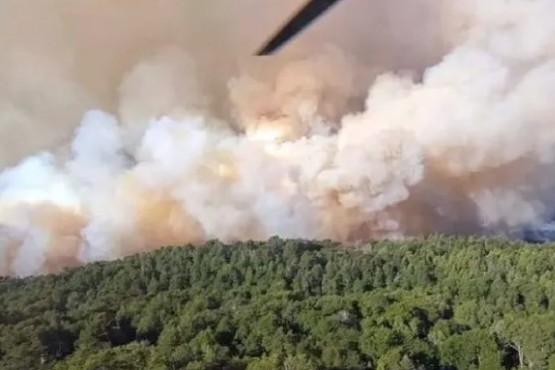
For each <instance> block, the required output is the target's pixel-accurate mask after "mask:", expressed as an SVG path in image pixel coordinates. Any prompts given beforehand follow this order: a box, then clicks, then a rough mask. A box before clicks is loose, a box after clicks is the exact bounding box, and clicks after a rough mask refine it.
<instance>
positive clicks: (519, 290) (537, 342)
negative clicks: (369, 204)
mask: <svg viewBox="0 0 555 370" xmlns="http://www.w3.org/2000/svg"><path fill="white" fill-rule="evenodd" d="M554 252H555V246H553V245H542V246H536V245H529V244H525V243H521V242H509V241H506V240H501V239H478V238H459V237H439V236H434V237H429V238H426V239H415V240H408V241H403V242H393V241H381V242H375V243H372V244H363V245H360V246H358V247H356V248H354V247H348V248H345V247H343V246H341V245H338V244H334V243H331V242H327V241H323V242H312V241H302V240H280V239H277V238H273V239H271V240H269V241H268V242H264V243H262V242H260V243H259V242H245V243H235V244H233V245H224V244H222V243H219V242H210V243H208V244H207V245H205V246H202V247H192V246H185V247H180V248H177V247H172V248H164V249H161V250H158V251H156V252H152V253H148V254H143V255H136V256H132V257H128V258H125V259H123V260H121V261H114V262H102V263H94V264H90V265H87V266H84V267H81V268H77V269H72V270H67V271H65V272H63V273H61V274H59V275H51V276H43V277H36V278H26V279H10V278H3V279H0V369H2V370H22V369H25V370H30V369H55V370H93V369H94V370H101V369H102V370H104V369H105V370H108V369H109V370H119V369H122V370H123V369H125V370H134V369H152V370H155V369H156V370H158V369H160V370H162V369H234V370H235V369H243V370H266V369H268V370H275V369H287V370H310V369H325V370H331V369H336V370H340V369H345V370H355V369H382V370H385V369H391V370H393V369H395V370H402V369H403V370H404V369H407V370H408V369H426V370H429V369H445V370H455V369H461V370H462V369H464V370H467V369H480V370H499V369H517V368H525V369H555V356H554V355H553V354H554V353H555V268H554V266H555V253H554Z"/></svg>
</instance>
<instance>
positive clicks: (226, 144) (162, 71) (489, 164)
mask: <svg viewBox="0 0 555 370" xmlns="http://www.w3.org/2000/svg"><path fill="white" fill-rule="evenodd" d="M300 3H301V1H300V0H271V1H264V2H262V1H255V0H234V1H225V2H222V1H220V0H203V1H182V0H167V1H152V0H135V1H120V2H113V1H110V0H97V1H94V2H75V1H69V0H48V1H41V2H33V3H32V4H31V3H30V2H22V1H19V0H4V1H2V3H1V4H0V123H1V124H0V163H1V166H2V168H3V171H2V172H1V174H0V275H16V276H28V275H34V274H42V273H48V272H57V271H60V270H61V269H62V268H63V267H66V266H74V265H79V264H83V263H87V262H92V261H98V260H110V259H116V258H119V257H122V256H126V255H130V254H133V253H136V252H140V251H146V250H151V249H155V248H159V247H160V246H163V245H176V244H184V243H200V242H203V241H205V240H209V239H220V240H222V241H224V242H233V241H240V240H265V239H267V238H269V237H270V236H272V235H279V236H282V237H292V238H309V239H326V238H329V239H332V240H336V241H343V242H351V241H357V240H362V239H372V238H403V237H406V236H418V235H425V234H429V233H464V234H480V235H492V234H495V235H506V236H518V235H520V233H521V232H522V231H523V230H525V229H526V228H529V227H533V226H537V225H541V224H543V223H544V222H546V221H548V220H549V219H550V218H551V216H552V213H553V204H552V203H553V201H554V199H555V198H553V196H552V195H553V191H554V187H555V183H554V180H553V179H555V177H554V176H552V173H553V160H554V155H555V126H554V124H555V122H554V119H555V106H554V105H553V103H552V97H553V96H555V94H554V93H555V91H553V90H554V89H555V60H554V56H555V32H554V31H555V23H554V22H553V16H552V15H553V14H555V12H554V11H555V1H554V0H534V1H507V0H491V1H487V2H484V1H480V0H461V1H456V2H454V1H447V0H446V1H437V0H415V1H411V2H407V1H403V0H375V1H356V0H351V1H344V2H342V3H341V4H340V5H338V6H337V8H336V9H334V10H333V11H331V12H330V13H329V15H326V17H325V18H323V19H322V20H321V21H319V22H318V23H317V24H314V25H313V26H312V27H311V28H310V29H309V30H308V31H307V32H306V33H304V34H303V35H302V36H301V37H299V38H297V39H296V40H295V41H294V42H293V43H291V44H290V45H289V46H287V48H285V49H283V50H282V51H280V53H279V54H278V55H277V56H275V57H272V58H256V57H253V56H252V54H253V53H254V51H255V50H257V49H258V47H259V46H260V45H261V43H263V42H264V41H266V39H267V37H268V36H269V35H271V34H272V33H273V32H274V31H275V29H276V28H277V27H278V26H279V25H281V24H282V22H283V21H284V20H285V19H287V17H288V16H289V15H290V14H291V13H292V11H293V10H294V9H296V8H297V7H298V6H299V5H300Z"/></svg>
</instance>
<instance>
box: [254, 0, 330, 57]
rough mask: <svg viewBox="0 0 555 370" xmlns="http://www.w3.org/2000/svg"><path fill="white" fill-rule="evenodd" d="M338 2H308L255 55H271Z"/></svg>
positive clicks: (324, 0)
mask: <svg viewBox="0 0 555 370" xmlns="http://www.w3.org/2000/svg"><path fill="white" fill-rule="evenodd" d="M338 2H339V0H310V2H309V3H308V4H306V5H305V6H304V7H303V8H301V9H300V10H299V11H298V12H297V14H295V15H294V16H293V18H291V19H290V20H289V22H287V24H286V25H285V26H283V27H282V28H281V29H280V30H279V31H278V33H276V34H275V35H274V36H273V37H272V38H271V39H270V40H269V41H268V42H267V43H266V44H265V45H264V47H263V48H262V49H260V51H259V52H258V53H257V55H268V54H271V53H273V52H274V51H276V50H277V49H279V48H280V47H281V46H283V44H285V43H286V42H287V41H289V39H291V38H292V37H294V36H295V35H296V34H298V33H299V32H301V31H302V30H303V29H305V28H306V27H307V26H308V25H310V24H311V23H312V22H313V21H314V20H315V19H316V18H318V17H319V16H321V15H322V14H324V12H325V11H326V10H328V9H330V8H331V7H332V5H334V4H336V3H338Z"/></svg>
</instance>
